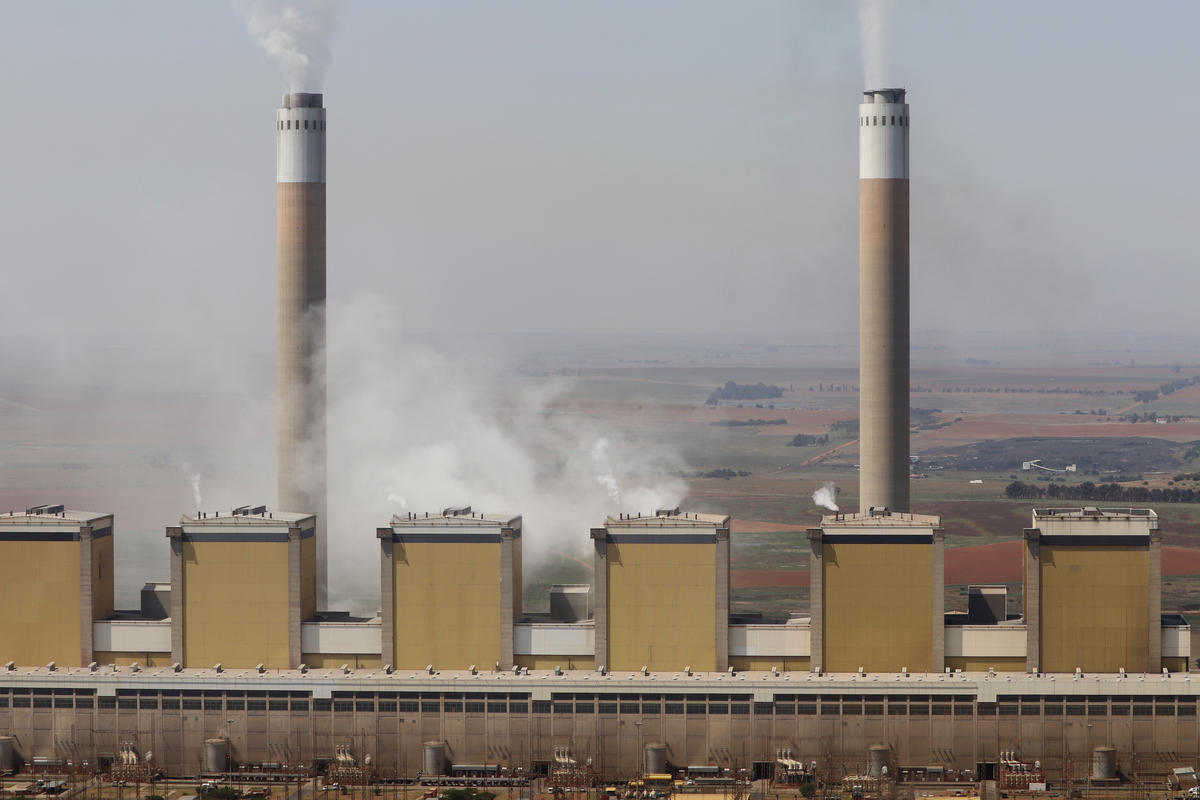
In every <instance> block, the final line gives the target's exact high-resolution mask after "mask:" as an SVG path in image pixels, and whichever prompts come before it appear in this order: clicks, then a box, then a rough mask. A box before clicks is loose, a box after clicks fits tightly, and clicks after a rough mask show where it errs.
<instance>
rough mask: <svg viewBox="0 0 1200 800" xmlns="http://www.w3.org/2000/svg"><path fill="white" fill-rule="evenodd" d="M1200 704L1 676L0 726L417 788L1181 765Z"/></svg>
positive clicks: (294, 675)
mask: <svg viewBox="0 0 1200 800" xmlns="http://www.w3.org/2000/svg"><path fill="white" fill-rule="evenodd" d="M1197 695H1198V692H1197V685H1196V683H1194V682H1193V681H1192V680H1191V678H1190V676H1187V675H1172V676H1164V675H1149V676H1146V675H1139V676H1133V675H1127V676H1121V675H1119V674H1118V675H1057V676H1036V675H1023V674H1011V673H1010V674H995V675H991V674H988V673H952V674H949V675H947V674H942V675H925V674H922V675H908V676H904V675H902V674H901V675H897V674H883V675H880V674H869V673H868V674H863V675H858V674H850V675H844V674H843V675H822V676H817V675H813V674H812V673H803V672H799V673H783V672H779V673H771V672H743V673H736V674H729V673H722V674H712V673H709V674H704V675H700V674H692V675H689V674H687V673H686V672H650V673H649V674H646V673H643V672H640V671H638V672H622V673H614V672H607V673H605V674H601V673H599V672H596V671H581V670H580V671H562V672H561V674H558V673H556V672H555V671H553V670H547V671H543V670H530V671H524V670H516V671H503V672H496V671H476V672H475V673H471V672H469V671H466V672H437V671H434V672H432V673H428V672H426V671H423V670H421V671H411V670H409V671H396V672H391V673H388V672H386V671H385V670H382V669H368V670H355V669H351V668H346V669H340V668H339V669H332V670H319V671H318V670H308V671H305V672H301V671H298V670H264V671H263V672H261V673H260V672H258V671H257V670H254V669H250V670H237V671H221V672H217V671H216V670H214V669H208V670H180V671H178V672H177V671H175V670H173V669H172V668H165V669H163V668H156V669H139V670H136V671H135V670H133V669H130V668H117V669H115V670H114V669H111V668H108V667H104V668H96V669H95V670H89V669H87V668H74V669H56V670H54V671H50V670H48V669H46V668H44V667H43V668H40V669H13V670H9V671H8V672H7V673H6V674H4V675H3V677H2V679H0V730H5V731H9V732H10V733H11V735H12V737H13V740H14V749H15V754H16V756H17V757H18V758H21V759H25V760H26V761H32V760H33V759H34V758H37V757H41V758H43V759H45V758H50V759H59V760H63V759H73V760H75V761H76V762H77V763H82V762H83V761H88V762H90V763H91V764H96V765H101V766H102V765H104V764H106V762H110V761H111V760H113V759H115V758H116V757H117V754H118V753H119V752H120V750H121V748H122V746H123V744H124V745H129V746H132V747H133V748H134V749H135V750H136V751H137V752H139V753H141V754H145V753H147V752H152V753H153V754H154V759H155V763H156V766H158V767H159V768H160V769H163V770H164V771H166V772H167V773H169V774H173V775H193V774H198V773H200V772H203V771H204V763H203V757H204V744H205V742H206V740H212V739H226V742H225V744H224V745H223V746H224V747H227V748H228V753H229V756H230V758H232V759H233V761H234V762H235V763H239V764H254V765H257V764H261V763H263V762H273V763H282V764H285V765H290V766H292V767H294V766H297V765H301V764H304V765H309V766H314V765H316V766H319V765H321V764H322V763H328V762H330V761H332V760H333V758H334V754H335V753H336V752H337V751H338V750H339V749H344V750H348V751H349V752H351V753H352V754H353V755H354V756H355V757H356V758H358V759H360V760H361V759H364V758H365V757H366V756H367V755H369V756H371V759H372V763H374V764H375V765H376V774H377V775H379V776H382V777H390V776H393V775H397V774H398V775H409V776H411V775H414V774H415V773H416V772H417V771H418V769H419V765H420V763H421V756H422V745H423V743H425V742H439V743H443V745H444V749H445V754H446V757H447V758H448V760H449V761H450V762H451V763H459V764H462V763H468V764H493V765H499V766H506V767H512V768H516V767H523V768H525V769H532V770H535V771H536V770H538V769H539V768H540V767H544V766H545V765H546V764H547V763H548V762H549V761H550V760H551V759H552V757H553V754H554V750H555V748H567V749H568V750H569V751H570V752H572V753H573V754H575V755H577V756H580V757H586V758H590V759H592V760H593V765H594V767H595V769H596V770H597V772H598V773H599V774H600V775H602V776H604V775H612V776H616V775H629V774H633V772H635V771H636V770H637V769H638V768H639V766H638V765H639V763H640V761H639V758H640V747H639V743H649V742H652V741H653V742H661V743H662V744H664V745H665V747H666V756H667V759H668V762H669V763H670V764H672V765H675V766H684V765H714V766H718V767H729V768H731V769H747V770H750V769H756V770H763V769H766V767H764V766H763V765H768V764H771V763H773V762H774V760H775V758H776V754H777V753H779V752H780V751H783V750H787V751H790V752H791V753H792V756H793V757H794V758H797V759H800V760H801V761H804V762H806V763H807V762H810V761H817V762H818V763H819V764H821V765H822V766H823V767H828V768H829V769H831V770H833V771H834V772H836V773H837V774H840V773H841V770H842V769H847V770H851V771H852V770H853V769H854V768H855V767H856V765H859V764H861V762H862V760H863V758H864V754H865V753H866V752H867V749H868V747H870V746H871V745H873V744H876V743H879V742H886V743H890V745H891V750H892V753H893V759H894V761H895V763H897V764H921V765H930V764H937V765H942V766H944V767H945V768H947V769H955V770H968V771H972V772H981V773H983V774H986V773H987V772H988V771H989V770H990V769H994V765H995V764H997V763H998V762H999V761H1000V760H1001V758H1002V755H1001V754H1004V753H1009V754H1016V755H1017V756H1019V757H1020V758H1022V759H1025V760H1028V761H1033V760H1038V761H1041V763H1042V765H1043V767H1044V768H1045V770H1046V771H1047V774H1048V775H1050V776H1051V777H1052V778H1055V777H1058V776H1059V775H1061V772H1062V769H1063V766H1064V765H1068V766H1070V765H1072V764H1075V765H1076V766H1077V767H1078V765H1079V764H1082V763H1083V761H1084V760H1085V759H1089V758H1090V757H1091V752H1092V749H1093V748H1095V747H1097V746H1100V745H1112V746H1114V747H1115V748H1116V750H1117V753H1118V757H1119V758H1131V757H1132V755H1131V754H1133V753H1135V752H1136V753H1137V754H1138V758H1139V759H1140V762H1139V764H1140V768H1141V769H1143V770H1147V769H1148V768H1149V765H1150V764H1151V763H1152V762H1154V760H1155V759H1156V757H1157V756H1156V754H1161V758H1162V759H1164V763H1165V762H1166V760H1169V759H1176V760H1179V759H1187V758H1189V757H1194V756H1195V754H1196V753H1198V752H1200V724H1198V721H1197V700H1198V699H1200V698H1198V697H1197ZM1122 754H1124V755H1122ZM1168 754H1169V755H1168ZM1172 763H1173V762H1172ZM3 766H4V765H0V767H3ZM1123 766H1124V768H1126V769H1127V770H1131V769H1132V768H1133V766H1134V765H1132V764H1125V765H1123Z"/></svg>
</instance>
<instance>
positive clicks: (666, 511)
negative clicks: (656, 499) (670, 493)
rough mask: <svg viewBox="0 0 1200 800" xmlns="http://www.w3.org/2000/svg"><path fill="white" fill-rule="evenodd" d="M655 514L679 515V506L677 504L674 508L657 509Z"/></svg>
mask: <svg viewBox="0 0 1200 800" xmlns="http://www.w3.org/2000/svg"><path fill="white" fill-rule="evenodd" d="M654 516H656V517H678V516H679V506H675V507H674V508H660V509H657V510H655V512H654Z"/></svg>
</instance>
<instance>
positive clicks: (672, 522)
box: [604, 509, 730, 528]
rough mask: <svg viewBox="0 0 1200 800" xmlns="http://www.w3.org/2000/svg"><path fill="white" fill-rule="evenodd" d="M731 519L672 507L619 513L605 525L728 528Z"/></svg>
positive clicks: (612, 526) (615, 526)
mask: <svg viewBox="0 0 1200 800" xmlns="http://www.w3.org/2000/svg"><path fill="white" fill-rule="evenodd" d="M729 519H730V517H729V515H728V514H697V513H694V512H690V511H688V512H680V511H679V509H671V510H669V511H657V512H655V513H653V514H641V513H637V514H618V515H617V516H615V517H608V518H607V519H606V520H605V521H604V525H605V527H607V528H642V527H654V526H656V525H657V526H659V527H663V528H703V527H715V528H728V527H729Z"/></svg>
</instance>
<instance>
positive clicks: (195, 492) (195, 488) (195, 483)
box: [191, 472, 204, 510]
mask: <svg viewBox="0 0 1200 800" xmlns="http://www.w3.org/2000/svg"><path fill="white" fill-rule="evenodd" d="M191 483H192V499H193V500H195V501H196V510H200V509H202V508H204V504H203V503H202V502H201V497H200V473H199V472H193V473H192V479H191Z"/></svg>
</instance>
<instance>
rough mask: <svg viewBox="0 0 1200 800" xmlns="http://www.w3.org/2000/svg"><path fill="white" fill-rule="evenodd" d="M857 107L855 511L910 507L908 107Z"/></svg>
mask: <svg viewBox="0 0 1200 800" xmlns="http://www.w3.org/2000/svg"><path fill="white" fill-rule="evenodd" d="M863 95H864V97H863V102H862V104H861V105H860V106H859V107H858V179H859V180H858V200H859V237H858V252H859V256H858V259H859V323H858V324H859V490H858V491H859V508H860V510H862V511H867V510H868V509H871V508H889V509H891V510H893V511H908V510H909V507H908V473H909V464H908V104H907V103H906V102H904V90H903V89H874V90H870V91H866V92H863Z"/></svg>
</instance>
